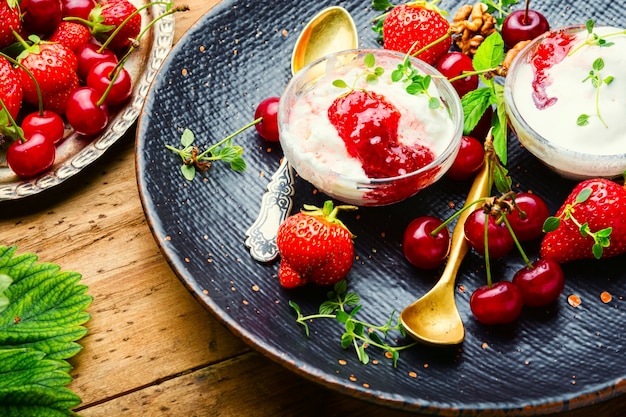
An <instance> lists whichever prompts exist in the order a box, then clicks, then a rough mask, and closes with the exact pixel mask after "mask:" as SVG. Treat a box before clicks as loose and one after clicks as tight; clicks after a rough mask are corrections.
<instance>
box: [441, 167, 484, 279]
mask: <svg viewBox="0 0 626 417" xmlns="http://www.w3.org/2000/svg"><path fill="white" fill-rule="evenodd" d="M489 189H490V181H489V164H488V163H487V161H485V163H484V164H483V167H482V168H481V170H480V171H479V172H478V174H476V177H475V178H474V182H473V183H472V187H471V188H470V190H469V192H468V193H467V198H466V200H465V204H466V205H467V204H471V203H473V202H475V201H476V200H478V199H480V198H484V197H487V196H488V195H489ZM472 211H473V210H472V208H469V209H466V210H464V211H463V212H462V213H461V214H459V218H458V220H457V222H456V226H454V230H453V232H452V238H451V243H450V254H449V255H448V261H447V263H446V266H445V268H444V270H443V272H442V274H441V278H440V280H439V283H440V284H441V285H453V284H454V281H455V279H456V274H457V272H458V270H459V266H460V265H461V262H462V261H463V258H464V257H465V254H466V253H467V251H468V250H469V244H468V243H467V240H465V231H464V230H463V229H464V225H465V221H466V220H467V218H468V217H469V215H470V213H471V212H472Z"/></svg>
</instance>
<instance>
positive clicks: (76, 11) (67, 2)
mask: <svg viewBox="0 0 626 417" xmlns="http://www.w3.org/2000/svg"><path fill="white" fill-rule="evenodd" d="M62 3H63V17H80V18H81V19H85V20H89V13H91V9H93V8H94V7H95V5H96V2H95V1H94V0H63V1H62Z"/></svg>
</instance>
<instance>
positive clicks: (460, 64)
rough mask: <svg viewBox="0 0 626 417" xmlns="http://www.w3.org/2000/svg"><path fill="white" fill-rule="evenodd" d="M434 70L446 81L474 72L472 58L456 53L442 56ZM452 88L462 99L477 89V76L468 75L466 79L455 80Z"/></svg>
mask: <svg viewBox="0 0 626 417" xmlns="http://www.w3.org/2000/svg"><path fill="white" fill-rule="evenodd" d="M435 68H437V69H438V70H439V72H441V73H442V74H443V75H444V76H445V77H446V78H447V79H452V78H456V77H458V76H460V75H462V74H463V73H464V72H473V71H474V65H473V64H472V58H470V57H469V55H467V54H464V53H462V52H457V51H453V52H448V53H447V54H445V55H444V56H442V57H441V58H440V59H439V61H438V62H437V64H436V65H435ZM452 86H453V87H454V89H455V90H456V92H457V93H458V94H459V97H463V96H464V95H465V94H467V93H468V92H470V91H472V90H475V89H476V88H477V87H478V75H468V76H467V77H464V78H460V79H458V80H455V81H453V82H452Z"/></svg>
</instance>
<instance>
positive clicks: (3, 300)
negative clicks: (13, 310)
mask: <svg viewBox="0 0 626 417" xmlns="http://www.w3.org/2000/svg"><path fill="white" fill-rule="evenodd" d="M12 283H13V279H12V278H11V277H10V276H8V275H7V274H0V313H2V312H3V311H4V310H5V309H6V308H7V307H8V306H9V297H7V296H6V295H4V292H5V291H6V290H7V288H9V286H10V285H11V284H12Z"/></svg>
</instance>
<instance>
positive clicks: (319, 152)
mask: <svg viewBox="0 0 626 417" xmlns="http://www.w3.org/2000/svg"><path fill="white" fill-rule="evenodd" d="M403 61H404V56H403V55H401V54H398V53H395V52H389V51H382V50H380V51H378V50H371V51H350V52H343V53H340V54H338V55H334V56H330V57H326V58H324V59H323V60H322V61H320V62H317V63H314V64H312V66H311V67H309V68H307V69H304V70H302V73H299V74H297V75H296V77H295V78H294V79H293V80H292V81H291V82H290V83H289V85H288V86H287V89H286V90H285V93H284V94H283V96H282V97H281V107H280V109H279V127H280V141H281V145H282V147H283V151H284V153H285V156H286V158H287V160H288V161H289V162H290V163H291V164H292V165H293V166H294V168H295V170H296V171H297V173H298V174H299V175H300V176H301V177H302V178H304V179H306V180H307V181H309V182H311V183H312V184H313V185H315V186H316V187H317V188H319V189H320V190H321V191H323V192H325V193H327V194H329V195H331V196H333V197H336V198H337V199H339V200H342V201H345V202H349V203H352V204H357V205H383V204H391V203H394V202H397V201H400V200H403V199H405V198H407V197H410V196H411V195H413V194H415V193H416V192H417V191H419V190H420V189H422V188H424V187H425V186H428V185H429V184H431V183H432V182H434V181H436V180H437V179H438V178H440V177H441V175H443V173H444V172H445V171H446V170H447V169H448V168H449V165H450V164H451V163H452V160H453V159H454V156H456V152H457V151H458V147H459V143H460V135H461V129H462V113H461V109H460V103H459V98H458V96H456V94H455V93H454V91H453V90H452V89H451V87H450V85H449V83H448V82H447V81H446V80H445V79H444V78H443V77H441V76H439V75H438V74H436V71H435V70H434V69H432V67H429V66H426V64H423V63H421V61H417V60H411V61H409V62H410V63H411V64H409V65H410V70H418V71H419V74H420V75H419V76H418V75H417V74H418V73H415V74H414V76H415V80H414V81H416V82H417V83H418V84H419V83H422V84H420V85H419V86H416V87H415V90H416V91H412V90H410V88H409V91H407V87H408V85H409V84H410V83H411V82H410V81H408V80H407V79H403V78H402V77H400V73H399V72H398V73H396V75H395V76H396V78H398V79H395V78H394V76H393V74H394V71H396V70H398V65H400V64H402V63H403ZM419 66H423V67H419ZM425 71H430V72H429V73H427V72H425Z"/></svg>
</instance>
